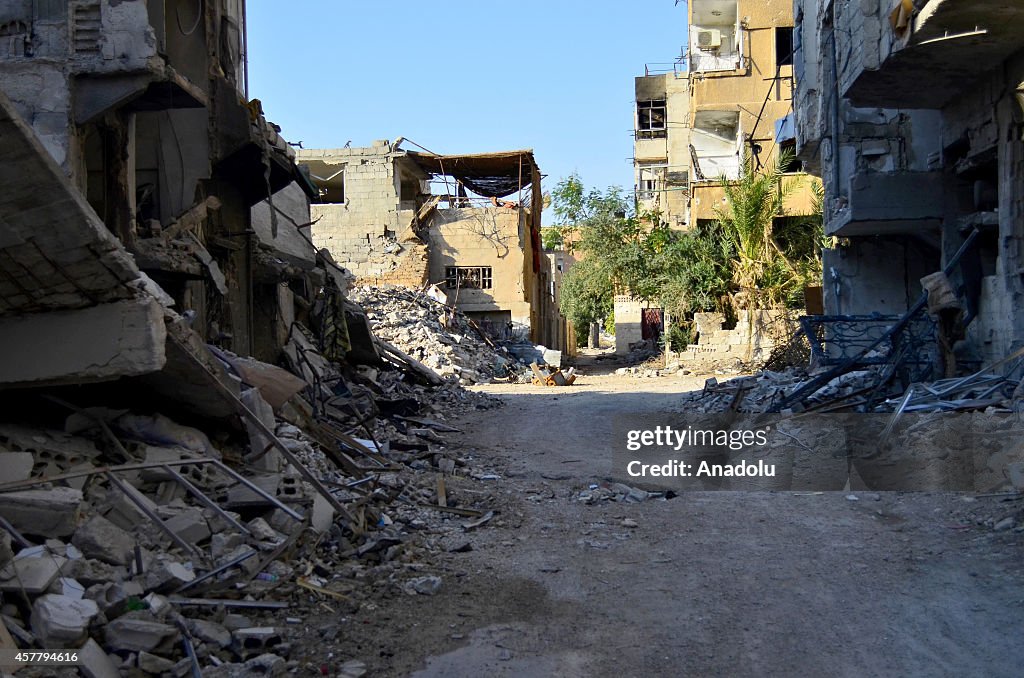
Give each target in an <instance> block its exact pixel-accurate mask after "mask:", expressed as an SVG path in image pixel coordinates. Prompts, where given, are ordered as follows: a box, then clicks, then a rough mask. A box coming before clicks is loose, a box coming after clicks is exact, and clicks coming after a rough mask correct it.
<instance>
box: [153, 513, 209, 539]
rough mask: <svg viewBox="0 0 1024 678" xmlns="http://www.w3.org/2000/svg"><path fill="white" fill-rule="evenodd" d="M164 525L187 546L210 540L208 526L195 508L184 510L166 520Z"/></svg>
mask: <svg viewBox="0 0 1024 678" xmlns="http://www.w3.org/2000/svg"><path fill="white" fill-rule="evenodd" d="M164 525H166V526H167V527H168V528H169V529H170V530H171V531H172V532H174V533H175V534H176V535H178V536H179V537H181V538H182V539H184V540H185V541H186V542H188V543H189V544H199V543H201V542H204V541H206V540H207V539H209V538H210V526H209V525H208V524H207V523H206V518H205V517H204V516H203V512H202V511H201V510H200V509H197V508H190V509H186V510H184V511H182V512H181V513H179V514H177V515H175V516H173V517H171V518H168V519H167V520H165V521H164Z"/></svg>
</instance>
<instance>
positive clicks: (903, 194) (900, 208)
mask: <svg viewBox="0 0 1024 678" xmlns="http://www.w3.org/2000/svg"><path fill="white" fill-rule="evenodd" d="M943 186H944V184H943V176H942V173H941V172H888V173H875V172H858V173H856V174H854V175H853V176H852V177H850V184H849V190H850V204H849V206H848V207H846V208H845V210H844V211H843V212H842V213H840V214H839V215H837V216H836V218H835V219H833V220H832V221H831V222H830V223H829V235H838V236H842V237H849V236H853V235H875V234H880V233H917V232H920V231H923V230H927V229H935V228H938V227H939V225H940V224H941V223H942V218H943V216H944V215H943V211H942V201H941V200H940V199H939V196H941V195H942V191H943Z"/></svg>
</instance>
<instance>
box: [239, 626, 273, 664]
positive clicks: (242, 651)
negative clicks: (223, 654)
mask: <svg viewBox="0 0 1024 678" xmlns="http://www.w3.org/2000/svg"><path fill="white" fill-rule="evenodd" d="M233 635H234V638H235V650H236V652H237V653H238V654H239V655H241V656H242V657H251V656H253V655H257V654H263V653H265V652H266V651H267V650H269V649H270V648H272V647H274V646H275V645H279V644H280V643H281V640H282V638H281V632H280V631H279V630H278V629H276V628H275V627H273V626H257V627H251V628H247V629H238V630H237V631H235V632H234V634H233Z"/></svg>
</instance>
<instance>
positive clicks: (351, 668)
mask: <svg viewBox="0 0 1024 678" xmlns="http://www.w3.org/2000/svg"><path fill="white" fill-rule="evenodd" d="M338 671H339V672H340V673H341V675H342V676H344V677H345V678H362V676H365V675H366V664H364V663H363V662H361V661H359V660H357V659H350V660H349V661H347V662H345V663H344V664H342V665H341V666H339V667H338Z"/></svg>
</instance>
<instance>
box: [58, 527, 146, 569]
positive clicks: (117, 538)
mask: <svg viewBox="0 0 1024 678" xmlns="http://www.w3.org/2000/svg"><path fill="white" fill-rule="evenodd" d="M71 543H72V544H74V545H75V546H76V547H78V549H79V550H80V551H81V552H82V554H83V555H85V557H86V558H94V559H96V560H99V561H102V562H104V563H108V564H110V565H127V564H128V562H130V561H131V558H132V553H133V551H134V549H135V540H134V539H132V536H131V535H130V534H128V533H127V532H125V531H124V530H122V529H121V528H119V527H118V526H117V525H114V524H113V523H112V522H110V521H109V520H107V519H106V518H104V517H102V516H93V517H92V518H90V519H89V520H88V521H87V522H86V523H85V524H84V525H82V526H81V527H80V528H78V531H76V532H75V536H73V537H72V538H71Z"/></svg>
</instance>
